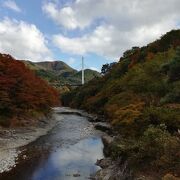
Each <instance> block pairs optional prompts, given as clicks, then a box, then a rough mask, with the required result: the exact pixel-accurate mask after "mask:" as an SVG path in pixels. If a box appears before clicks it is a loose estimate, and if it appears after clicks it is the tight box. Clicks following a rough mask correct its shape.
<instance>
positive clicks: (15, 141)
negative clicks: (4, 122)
mask: <svg viewBox="0 0 180 180" xmlns="http://www.w3.org/2000/svg"><path fill="white" fill-rule="evenodd" d="M59 120H60V119H58V120H57V119H56V117H55V115H52V116H51V117H44V118H43V119H41V120H40V121H39V122H38V123H37V124H35V125H33V126H30V127H15V128H2V127H0V173H2V172H6V171H9V170H11V169H12V168H13V167H15V166H16V160H17V158H18V155H19V154H20V153H21V151H20V150H18V148H19V147H22V146H25V145H27V144H29V143H31V142H33V141H35V140H36V139H38V138H39V137H40V136H43V135H45V134H47V133H48V131H50V130H51V129H52V128H53V127H54V126H55V125H56V124H57V122H58V121H59Z"/></svg>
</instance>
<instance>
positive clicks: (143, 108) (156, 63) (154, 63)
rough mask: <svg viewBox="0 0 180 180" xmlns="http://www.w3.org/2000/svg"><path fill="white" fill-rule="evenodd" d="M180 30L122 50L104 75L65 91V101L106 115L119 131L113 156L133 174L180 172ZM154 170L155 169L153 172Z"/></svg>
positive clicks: (116, 130) (179, 173)
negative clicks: (142, 45) (141, 45)
mask: <svg viewBox="0 0 180 180" xmlns="http://www.w3.org/2000/svg"><path fill="white" fill-rule="evenodd" d="M178 46H180V30H173V31H171V32H169V33H167V34H166V35H164V36H162V37H161V38H160V39H159V40H157V41H155V42H153V43H151V44H149V45H147V46H145V47H142V48H139V47H133V48H132V49H131V50H128V51H126V52H125V53H124V55H123V57H121V58H120V61H119V62H118V63H117V64H114V65H113V66H112V67H111V68H109V69H108V70H107V71H106V72H105V75H104V76H103V77H101V78H97V79H95V80H93V81H90V82H89V83H88V84H86V85H85V86H83V87H80V88H78V89H75V90H73V91H71V92H69V93H66V94H64V95H63V96H62V101H63V103H64V105H66V106H67V105H69V106H72V107H75V108H81V109H86V110H87V111H89V112H93V113H97V114H99V115H103V116H104V117H105V118H106V119H107V120H108V121H109V122H110V123H111V124H112V126H113V128H114V132H116V133H115V134H116V135H117V137H116V138H115V141H114V142H113V143H112V145H111V146H110V149H109V152H110V154H109V155H110V156H111V157H112V158H114V159H117V158H118V157H121V156H122V157H124V159H126V160H127V161H128V162H129V165H130V167H131V168H132V169H133V170H134V172H135V174H139V173H149V172H153V173H154V174H156V173H158V174H160V175H161V176H163V175H164V174H165V173H167V172H171V173H172V174H176V175H179V176H180V172H179V165H180V154H179V150H180V140H179V136H178V129H180V49H178ZM153 173H152V175H153Z"/></svg>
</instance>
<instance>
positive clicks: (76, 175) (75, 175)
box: [73, 173, 81, 177]
mask: <svg viewBox="0 0 180 180" xmlns="http://www.w3.org/2000/svg"><path fill="white" fill-rule="evenodd" d="M79 176H81V175H80V174H78V173H76V174H73V177H79Z"/></svg>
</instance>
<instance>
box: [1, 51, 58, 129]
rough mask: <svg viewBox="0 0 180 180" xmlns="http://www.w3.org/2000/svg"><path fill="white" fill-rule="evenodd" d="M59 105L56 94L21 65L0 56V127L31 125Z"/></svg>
mask: <svg viewBox="0 0 180 180" xmlns="http://www.w3.org/2000/svg"><path fill="white" fill-rule="evenodd" d="M58 104H59V94H58V92H57V91H56V90H55V89H54V88H52V87H50V86H49V85H48V84H47V83H46V82H45V81H44V80H42V79H40V78H39V77H37V76H36V75H35V73H34V72H33V71H31V70H30V69H28V68H27V67H26V66H25V65H24V63H22V62H20V61H17V60H15V59H14V58H12V57H11V56H10V55H6V54H0V125H3V126H11V125H12V126H14V125H25V124H31V121H32V120H33V119H34V120H35V119H38V118H39V117H41V116H43V115H45V114H47V113H48V112H49V111H50V108H51V107H53V106H56V105H58Z"/></svg>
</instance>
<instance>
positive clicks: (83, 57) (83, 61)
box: [82, 56, 84, 85]
mask: <svg viewBox="0 0 180 180" xmlns="http://www.w3.org/2000/svg"><path fill="white" fill-rule="evenodd" d="M82 85H84V57H83V56H82Z"/></svg>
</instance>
